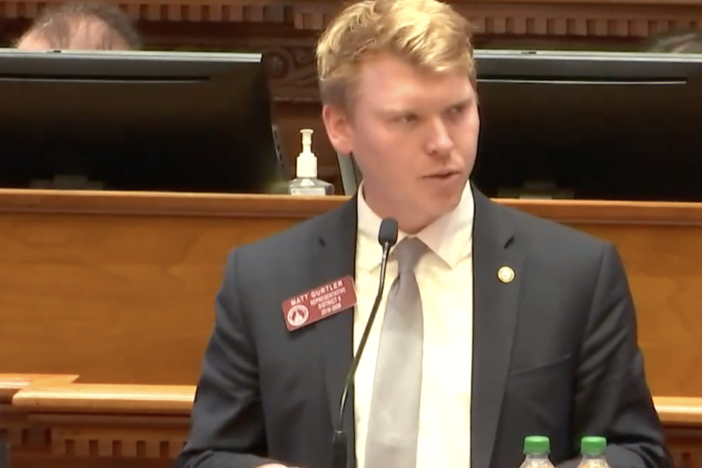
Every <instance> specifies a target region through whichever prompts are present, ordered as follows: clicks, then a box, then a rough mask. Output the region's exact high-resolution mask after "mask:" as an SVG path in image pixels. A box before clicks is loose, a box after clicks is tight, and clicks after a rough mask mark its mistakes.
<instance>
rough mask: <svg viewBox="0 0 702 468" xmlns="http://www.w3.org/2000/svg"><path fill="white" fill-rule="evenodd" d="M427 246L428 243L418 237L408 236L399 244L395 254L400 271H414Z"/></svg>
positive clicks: (401, 272)
mask: <svg viewBox="0 0 702 468" xmlns="http://www.w3.org/2000/svg"><path fill="white" fill-rule="evenodd" d="M426 247H427V246H426V244H425V243H424V242H422V241H421V240H419V239H417V238H416V237H407V238H405V239H404V240H403V241H402V242H400V243H399V244H397V247H395V251H394V252H393V255H395V258H396V259H397V269H398V272H399V273H400V274H403V273H407V272H412V271H414V267H416V266H417V262H419V259H420V258H421V257H422V255H423V254H424V252H425V251H426Z"/></svg>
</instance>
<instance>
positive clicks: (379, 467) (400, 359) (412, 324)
mask: <svg viewBox="0 0 702 468" xmlns="http://www.w3.org/2000/svg"><path fill="white" fill-rule="evenodd" d="M425 250H426V246H425V244H424V243H423V242H422V241H420V240H419V239H416V238H407V239H405V240H403V241H402V242H400V243H399V244H398V245H397V247H396V248H395V251H394V252H393V254H394V255H395V256H396V258H397V261H398V275H397V278H396V279H395V281H393V283H392V286H391V287H390V293H389V294H388V300H387V308H386V310H385V318H384V320H383V328H382V330H381V333H380V345H379V347H378V357H377V363H376V367H375V378H374V383H373V394H372V397H371V405H370V416H369V420H368V435H367V441H366V454H365V468H416V466H417V439H418V437H419V399H420V395H421V390H422V388H421V387H422V355H423V352H424V349H423V347H424V317H423V315H422V301H421V298H420V295H419V286H418V285H417V279H416V277H415V275H414V268H415V266H416V265H417V262H418V261H419V258H420V257H421V256H422V254H423V253H424V252H425Z"/></svg>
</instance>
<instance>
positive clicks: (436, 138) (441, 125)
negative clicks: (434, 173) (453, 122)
mask: <svg viewBox="0 0 702 468" xmlns="http://www.w3.org/2000/svg"><path fill="white" fill-rule="evenodd" d="M452 150H453V140H452V139H451V136H450V135H449V132H448V128H447V126H446V123H445V122H444V121H443V119H440V118H436V119H434V120H433V121H432V122H431V124H430V128H429V137H428V139H427V152H428V153H429V154H432V155H436V156H445V155H447V154H450V153H451V151H452Z"/></svg>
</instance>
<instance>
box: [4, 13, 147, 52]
mask: <svg viewBox="0 0 702 468" xmlns="http://www.w3.org/2000/svg"><path fill="white" fill-rule="evenodd" d="M16 46H17V48H18V49H20V50H47V49H52V50H53V49H56V50H58V49H63V50H137V49H139V48H141V38H140V37H139V33H138V32H137V31H136V29H135V28H134V26H133V25H132V21H131V19H130V18H129V16H127V14H125V13H124V12H123V11H122V10H121V9H120V8H119V6H117V5H115V4H112V3H101V2H69V3H64V4H61V5H58V6H55V7H48V8H46V9H44V10H43V11H42V13H41V14H40V15H39V16H37V18H36V19H35V20H34V22H33V23H32V25H31V26H30V28H29V29H28V30H27V31H26V32H25V33H24V34H23V35H22V37H21V38H20V39H19V40H18V41H17V44H16Z"/></svg>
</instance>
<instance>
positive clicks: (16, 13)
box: [0, 0, 702, 37]
mask: <svg viewBox="0 0 702 468" xmlns="http://www.w3.org/2000/svg"><path fill="white" fill-rule="evenodd" d="M59 1H61V0H49V1H48V2H47V1H43V0H42V1H35V0H27V1H2V2H0V17H2V18H6V19H15V18H33V17H34V16H35V15H36V14H37V12H38V11H39V10H40V9H41V8H42V7H43V6H44V5H46V4H47V3H56V2H59ZM111 1H115V2H118V3H119V4H120V5H121V6H122V7H123V8H124V9H125V10H126V11H127V12H128V13H129V14H130V15H131V16H132V17H133V18H135V19H137V20H140V21H144V22H180V23H192V22H215V23H250V24H274V25H280V26H286V27H292V28H294V29H297V30H304V31H310V32H313V33H314V32H317V31H319V30H321V29H322V28H324V26H325V24H327V22H328V21H329V20H330V18H331V17H332V16H333V15H334V14H335V13H336V12H337V11H338V10H339V8H340V7H341V5H342V2H341V1H340V0H306V1H305V0H299V1H295V0H288V1H284V0H260V1H256V0H230V1H227V2H222V1H221V0H200V1H198V0H127V1H119V0H111ZM451 3H452V4H454V6H455V7H456V8H457V9H458V10H459V11H461V12H462V13H463V14H464V15H465V16H466V17H468V18H470V19H472V20H473V21H474V22H475V24H476V27H477V29H478V33H480V34H487V35H536V36H555V37H558V36H583V37H601V36H615V37H644V36H648V35H650V34H653V33H658V32H663V31H667V30H670V29H675V28H697V27H698V26H699V25H700V23H702V3H700V2H698V1H695V0H667V1H666V0H619V1H616V2H615V1H611V0H589V1H588V0H581V1H575V0H540V1H537V0H483V1H480V2H475V1H470V0H458V1H453V2H451Z"/></svg>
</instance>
